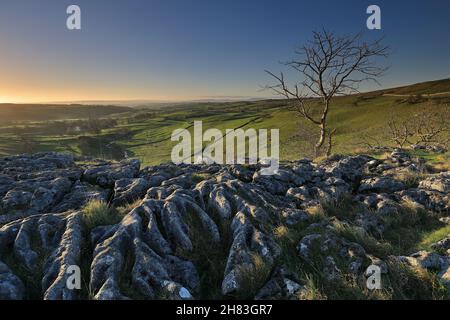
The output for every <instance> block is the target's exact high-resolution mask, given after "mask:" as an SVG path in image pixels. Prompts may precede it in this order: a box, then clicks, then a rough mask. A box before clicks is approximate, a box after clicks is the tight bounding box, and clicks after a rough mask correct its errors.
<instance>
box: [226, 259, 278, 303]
mask: <svg viewBox="0 0 450 320" xmlns="http://www.w3.org/2000/svg"><path fill="white" fill-rule="evenodd" d="M251 259H252V263H251V264H249V265H245V266H241V267H240V268H239V269H240V270H239V272H238V273H239V279H238V281H239V285H240V287H239V290H238V291H237V292H235V293H234V294H233V296H234V297H235V298H236V299H238V300H242V299H253V298H254V297H255V295H256V294H257V293H258V291H259V290H260V289H261V288H262V287H263V286H264V284H265V283H266V282H267V280H269V276H270V272H271V269H270V267H269V266H268V265H267V264H266V263H265V262H264V260H263V259H262V257H261V256H260V255H258V254H257V253H252V257H251Z"/></svg>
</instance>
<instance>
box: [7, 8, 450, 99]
mask: <svg viewBox="0 0 450 320" xmlns="http://www.w3.org/2000/svg"><path fill="white" fill-rule="evenodd" d="M71 4H76V5H78V6H79V7H80V8H81V30H68V29H67V27H66V19H67V17H68V15H67V14H66V8H67V7H68V6H69V5H71ZM371 4H376V5H378V6H380V8H381V27H382V28H381V30H368V29H367V28H366V19H367V17H368V14H366V8H367V7H368V6H369V5H371ZM322 28H325V29H327V30H330V31H333V32H335V33H336V34H353V33H357V32H360V31H364V33H365V37H366V38H367V39H376V38H379V37H381V36H384V37H385V39H384V41H385V43H386V44H387V45H389V46H390V47H391V51H392V54H391V56H390V57H389V59H388V64H389V65H390V69H389V72H388V73H387V74H386V75H385V76H384V77H383V78H381V79H380V82H381V85H382V87H384V88H387V87H393V86H398V85H404V84H412V83H416V82H421V81H427V80H435V79H442V78H449V77H450V59H449V57H450V41H449V40H450V39H449V31H450V1H446V0H428V1H425V0H424V1H419V0H409V1H407V0H396V1H381V0H371V1H365V0H342V1H335V0H329V1H325V0H322V1H310V0H308V1H302V0H294V1H291V0H270V1H269V0H227V1H225V0H223V1H219V0H109V1H107V0H70V1H66V0H39V1H34V0H0V103H2V102H48V101H78V100H143V99H151V100H170V101H173V100H192V99H213V98H235V99H246V98H249V97H267V96H270V93H269V92H267V91H261V89H260V87H261V86H263V85H266V84H269V83H271V79H270V78H269V77H268V76H267V74H265V72H264V70H265V69H269V70H272V71H275V72H276V71H279V70H282V66H281V65H280V64H279V61H285V60H289V59H290V58H292V57H293V56H294V55H293V52H294V50H295V49H296V48H297V47H298V46H300V45H301V44H303V43H304V42H305V41H306V40H308V39H309V38H310V36H311V32H312V31H313V30H320V29H322ZM379 88H380V87H378V86H376V85H375V84H371V85H367V86H366V87H365V88H364V89H365V90H373V89H379Z"/></svg>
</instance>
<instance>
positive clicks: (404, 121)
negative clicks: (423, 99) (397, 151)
mask: <svg viewBox="0 0 450 320" xmlns="http://www.w3.org/2000/svg"><path fill="white" fill-rule="evenodd" d="M387 133H388V134H389V137H388V138H389V140H391V141H392V142H393V143H394V144H395V146H396V147H398V148H403V147H404V146H405V145H406V144H407V143H408V144H412V145H419V146H424V147H429V146H440V147H443V148H448V145H449V143H450V138H449V136H450V107H449V106H448V105H435V104H433V103H432V102H431V101H428V102H427V103H425V104H423V105H422V106H421V109H420V111H419V112H417V113H416V114H414V115H413V116H412V117H411V116H409V117H404V116H403V117H401V116H400V115H399V114H398V113H394V112H392V113H391V115H390V118H389V120H388V123H387Z"/></svg>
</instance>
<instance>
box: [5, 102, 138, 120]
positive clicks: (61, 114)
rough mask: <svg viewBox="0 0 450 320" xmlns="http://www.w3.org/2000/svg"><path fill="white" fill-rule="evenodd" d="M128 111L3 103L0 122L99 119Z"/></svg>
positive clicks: (94, 107) (72, 105) (77, 105)
mask: <svg viewBox="0 0 450 320" xmlns="http://www.w3.org/2000/svg"><path fill="white" fill-rule="evenodd" d="M130 110H132V109H131V108H128V107H119V106H99V105H95V106H89V105H80V104H71V105H56V104H49V105H46V104H11V103H5V104H0V122H9V121H45V120H71V119H87V118H90V117H91V118H99V117H105V116H108V115H111V114H115V113H124V112H128V111H130Z"/></svg>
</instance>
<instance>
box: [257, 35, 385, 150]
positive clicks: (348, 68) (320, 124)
mask: <svg viewBox="0 0 450 320" xmlns="http://www.w3.org/2000/svg"><path fill="white" fill-rule="evenodd" d="M295 54H296V55H297V56H298V57H297V58H295V59H293V60H291V61H288V62H283V63H282V64H283V65H285V66H287V67H289V68H290V69H291V70H294V71H295V72H296V73H298V74H299V75H300V81H298V82H295V83H293V84H291V85H288V83H287V81H286V79H285V77H284V73H283V72H280V74H279V75H276V74H274V73H272V72H270V71H267V70H266V72H267V73H268V74H269V75H270V76H271V77H272V78H273V79H275V81H276V82H275V84H273V85H269V86H266V88H267V89H270V90H272V91H273V92H275V93H276V94H278V95H281V96H283V97H285V98H286V99H288V100H289V101H291V102H292V105H293V107H294V109H295V110H296V111H297V112H298V113H299V114H300V115H301V117H303V118H304V119H306V120H307V121H308V122H310V123H311V124H313V125H314V126H316V127H317V128H318V131H319V134H318V139H317V141H316V143H315V145H314V149H315V154H316V156H317V155H319V153H320V150H321V149H323V147H324V146H325V147H326V154H327V155H329V154H330V153H331V149H332V146H333V143H332V138H333V135H334V134H335V132H336V129H333V128H329V125H328V113H329V110H330V106H331V103H332V100H333V97H335V96H338V95H346V94H351V93H357V92H359V91H358V89H359V86H360V84H361V83H362V82H365V81H374V82H377V78H378V77H379V76H381V75H382V74H383V73H384V72H385V71H386V68H385V67H380V66H378V61H377V60H378V58H380V57H382V58H386V57H387V56H388V47H387V46H385V45H383V44H382V41H381V39H380V40H377V41H374V42H371V43H368V42H365V41H363V40H362V35H361V34H356V35H353V36H336V35H334V34H333V33H332V32H328V31H326V30H323V31H320V32H313V37H312V39H311V40H310V41H308V42H307V43H306V44H305V45H304V46H303V47H301V48H300V49H298V50H297V51H295ZM377 83H378V82H377ZM314 98H315V99H314ZM317 101H319V104H318V105H319V108H314V106H317ZM317 109H318V110H317Z"/></svg>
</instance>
